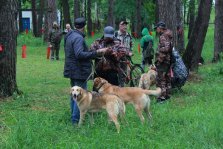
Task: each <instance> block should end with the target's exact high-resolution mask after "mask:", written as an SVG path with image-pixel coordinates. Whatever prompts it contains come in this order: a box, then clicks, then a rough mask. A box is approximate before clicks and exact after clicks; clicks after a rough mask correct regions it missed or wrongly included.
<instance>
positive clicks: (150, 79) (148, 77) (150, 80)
mask: <svg viewBox="0 0 223 149" xmlns="http://www.w3.org/2000/svg"><path fill="white" fill-rule="evenodd" d="M156 76H157V72H156V69H155V67H153V66H151V67H150V68H149V71H148V72H147V73H144V74H142V75H141V78H140V80H139V87H140V88H142V89H149V88H150V86H152V85H154V84H156Z"/></svg>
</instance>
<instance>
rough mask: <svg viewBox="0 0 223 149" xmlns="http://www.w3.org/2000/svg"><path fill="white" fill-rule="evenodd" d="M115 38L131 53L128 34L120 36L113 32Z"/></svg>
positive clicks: (130, 42) (130, 38)
mask: <svg viewBox="0 0 223 149" xmlns="http://www.w3.org/2000/svg"><path fill="white" fill-rule="evenodd" d="M115 37H116V38H117V39H119V40H120V41H121V45H123V46H124V47H126V48H127V49H129V51H132V36H131V35H130V34H129V33H126V34H122V33H121V32H120V31H117V32H115Z"/></svg>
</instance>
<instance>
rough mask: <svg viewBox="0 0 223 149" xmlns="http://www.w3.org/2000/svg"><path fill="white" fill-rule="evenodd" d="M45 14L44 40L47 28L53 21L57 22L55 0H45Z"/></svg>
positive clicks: (47, 31)
mask: <svg viewBox="0 0 223 149" xmlns="http://www.w3.org/2000/svg"><path fill="white" fill-rule="evenodd" d="M47 8H48V10H47V14H46V17H45V29H44V41H48V34H49V30H50V29H51V28H52V27H53V22H54V21H56V22H57V7H56V0H47Z"/></svg>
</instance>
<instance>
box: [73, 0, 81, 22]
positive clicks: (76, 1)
mask: <svg viewBox="0 0 223 149" xmlns="http://www.w3.org/2000/svg"><path fill="white" fill-rule="evenodd" d="M80 16H81V15H80V2H79V0H74V19H76V18H79V17H80Z"/></svg>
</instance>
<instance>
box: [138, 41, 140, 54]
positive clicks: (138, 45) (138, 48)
mask: <svg viewBox="0 0 223 149" xmlns="http://www.w3.org/2000/svg"><path fill="white" fill-rule="evenodd" d="M138 52H139V53H140V43H139V44H138Z"/></svg>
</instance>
